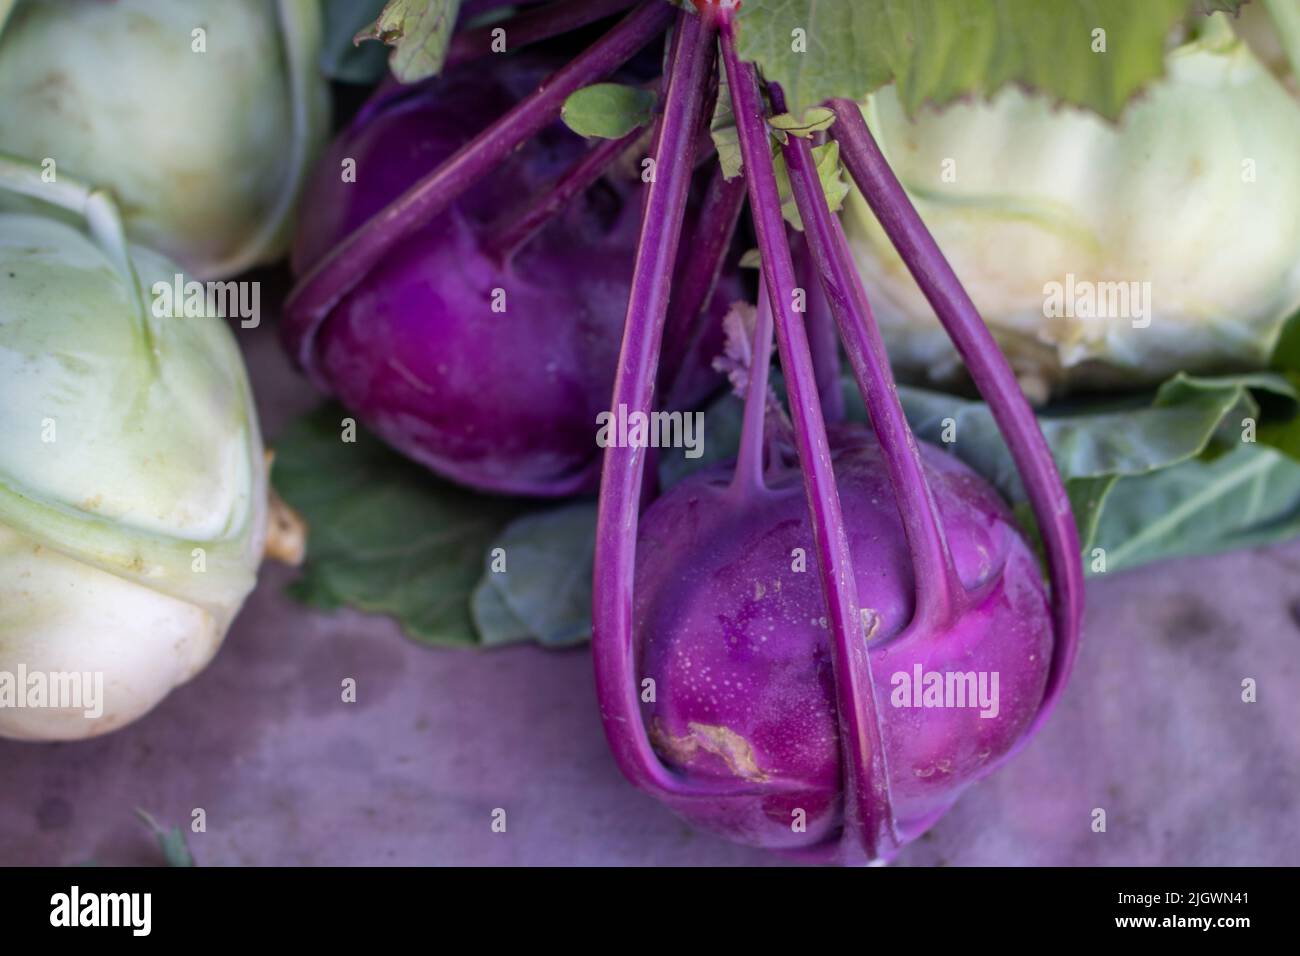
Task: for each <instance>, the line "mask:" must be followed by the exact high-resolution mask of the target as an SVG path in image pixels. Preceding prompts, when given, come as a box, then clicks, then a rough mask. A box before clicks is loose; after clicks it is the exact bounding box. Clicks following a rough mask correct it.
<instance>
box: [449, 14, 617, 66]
mask: <svg viewBox="0 0 1300 956" xmlns="http://www.w3.org/2000/svg"><path fill="white" fill-rule="evenodd" d="M635 2H636V0H555V2H554V3H548V4H547V5H546V6H544V7H537V8H535V9H532V10H525V11H524V12H523V13H517V14H515V15H514V16H512V17H510V18H509V19H508V20H500V21H498V22H496V23H489V24H487V25H485V26H481V27H474V28H473V29H471V30H461V31H460V32H458V33H457V34H456V35H455V36H453V37H452V38H451V43H450V44H449V45H448V47H447V56H446V59H445V60H444V61H443V69H444V70H446V69H450V68H451V67H453V66H459V65H460V64H462V63H468V62H469V61H471V60H477V59H478V58H479V57H482V56H488V55H491V54H499V53H502V52H511V53H513V52H514V51H515V50H517V49H519V48H520V47H523V46H528V45H529V44H532V43H540V42H541V41H542V40H549V39H550V38H551V37H557V36H561V35H562V34H565V33H569V32H570V31H572V30H578V29H581V28H582V27H585V26H588V25H590V24H592V23H595V22H597V21H598V20H604V19H605V18H606V17H612V16H613V15H614V14H616V13H620V12H622V11H623V10H626V9H627V8H628V7H630V6H632V5H633V4H634V3H635ZM496 30H505V31H506V36H505V40H506V49H505V51H500V50H494V49H492V43H493V41H494V39H495V37H494V36H493V34H494V33H495V31H496Z"/></svg>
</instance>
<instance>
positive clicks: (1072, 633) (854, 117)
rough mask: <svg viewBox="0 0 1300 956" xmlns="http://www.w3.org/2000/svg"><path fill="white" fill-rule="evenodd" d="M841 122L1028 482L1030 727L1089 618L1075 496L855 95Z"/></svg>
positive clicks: (850, 153) (873, 198)
mask: <svg viewBox="0 0 1300 956" xmlns="http://www.w3.org/2000/svg"><path fill="white" fill-rule="evenodd" d="M830 105H831V108H832V109H833V110H834V111H835V115H836V122H835V125H834V126H832V127H831V134H832V135H833V136H834V137H835V139H836V140H838V141H839V143H840V146H841V148H842V149H843V159H844V164H845V165H846V166H847V167H848V169H849V172H850V173H851V174H852V176H853V179H854V181H855V182H856V183H857V185H858V188H859V189H860V190H862V194H863V196H864V197H865V198H866V200H867V204H868V205H870V206H871V210H872V212H874V213H875V215H876V218H877V219H879V220H880V224H881V226H882V227H883V228H884V230H885V234H886V235H887V236H889V240H890V242H892V243H893V244H894V246H895V247H896V248H897V249H898V253H899V255H900V256H901V257H902V259H903V261H904V262H905V263H907V267H908V269H909V270H910V271H911V273H912V276H913V278H915V279H916V283H917V285H919V286H920V288H921V291H922V293H924V295H925V297H926V299H927V300H929V302H930V306H931V308H933V309H934V311H935V314H936V315H937V316H938V318H939V321H940V322H941V323H942V324H943V327H944V329H945V330H946V331H947V333H948V335H949V336H950V337H951V338H952V340H953V344H954V345H956V347H957V351H958V353H959V354H960V355H961V357H962V361H964V362H965V363H966V368H967V369H968V370H969V371H970V375H971V378H972V379H973V380H974V382H975V386H976V388H978V389H979V391H980V394H981V395H983V396H984V399H985V401H987V402H988V404H989V408H990V410H991V411H992V413H993V417H994V419H995V420H996V421H997V424H998V428H999V430H1000V431H1001V432H1002V435H1003V437H1004V438H1005V439H1006V442H1007V446H1008V447H1009V448H1010V450H1011V455H1012V457H1013V458H1014V460H1015V463H1016V468H1017V469H1018V470H1019V472H1020V476H1021V480H1022V481H1023V482H1024V486H1025V492H1026V494H1027V495H1028V497H1029V503H1030V505H1031V506H1032V508H1033V512H1034V518H1035V519H1036V521H1037V522H1038V529H1039V533H1040V534H1041V535H1042V539H1043V544H1044V546H1045V549H1046V552H1047V565H1048V570H1049V572H1050V574H1051V580H1052V617H1053V625H1054V627H1053V630H1054V636H1055V641H1056V645H1055V650H1054V653H1053V654H1052V664H1051V669H1050V670H1049V672H1048V679H1047V688H1046V690H1045V691H1044V695H1043V702H1042V706H1041V707H1040V709H1039V712H1038V716H1037V718H1036V719H1035V722H1034V725H1033V727H1031V728H1030V732H1029V733H1027V734H1026V735H1025V737H1024V738H1023V739H1024V740H1026V741H1027V740H1028V739H1029V738H1030V736H1031V735H1032V732H1033V730H1034V729H1036V728H1037V727H1038V726H1039V725H1041V724H1042V722H1043V721H1044V720H1046V718H1047V716H1048V714H1049V713H1050V712H1051V710H1052V708H1053V706H1055V704H1056V701H1057V699H1058V698H1059V696H1060V693H1061V690H1062V689H1063V688H1064V686H1065V681H1066V678H1067V677H1068V676H1069V673H1070V668H1071V667H1072V666H1073V664H1074V658H1075V654H1076V653H1077V651H1078V646H1079V628H1080V623H1081V620H1082V617H1083V565H1082V561H1081V559H1080V554H1079V536H1078V531H1077V530H1076V528H1075V524H1074V515H1073V512H1072V511H1071V509H1070V499H1069V496H1068V495H1067V494H1066V492H1065V487H1064V485H1063V484H1062V482H1061V476H1060V473H1059V472H1058V471H1057V470H1056V464H1055V462H1054V461H1053V459H1052V452H1051V449H1050V448H1048V447H1047V441H1046V439H1044V437H1043V433H1042V431H1041V430H1040V429H1039V427H1038V421H1037V419H1036V418H1035V417H1034V413H1033V410H1032V409H1031V408H1030V407H1029V402H1028V401H1026V400H1025V396H1024V394H1023V393H1022V392H1021V391H1020V386H1019V385H1018V384H1017V383H1016V378H1015V375H1014V373H1013V372H1012V371H1011V366H1010V365H1008V364H1007V360H1006V358H1005V356H1003V354H1002V352H1001V351H1000V350H999V349H998V347H997V343H996V342H995V341H994V340H993V336H992V334H991V333H990V332H989V330H988V328H987V327H986V326H985V325H984V322H983V321H982V320H981V319H980V316H979V312H978V311H977V310H976V308H975V304H974V303H973V302H972V301H971V299H970V296H969V295H967V293H966V290H965V289H964V288H963V287H962V284H961V282H960V280H958V278H957V276H956V274H955V273H954V272H953V271H952V266H950V265H949V264H948V260H947V259H946V258H944V255H943V252H942V251H941V250H940V249H939V246H938V245H937V244H936V243H935V241H934V237H933V236H931V235H930V232H929V230H927V229H926V228H925V223H923V222H922V221H921V217H920V215H919V214H918V213H917V211H916V207H914V206H913V205H912V201H911V200H910V199H909V198H908V196H907V193H906V192H905V191H904V190H903V187H902V185H901V184H900V183H899V181H898V177H896V176H895V175H894V172H893V170H891V169H890V168H889V164H888V163H887V162H886V161H885V157H884V155H883V154H882V153H881V152H880V147H879V146H878V145H876V141H875V138H874V137H873V136H872V135H871V131H870V130H869V129H867V124H866V122H865V121H864V120H863V118H862V111H861V110H860V109H859V108H858V106H857V104H856V103H854V102H852V101H851V100H844V99H837V100H833V101H831V104H830Z"/></svg>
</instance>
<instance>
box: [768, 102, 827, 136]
mask: <svg viewBox="0 0 1300 956" xmlns="http://www.w3.org/2000/svg"><path fill="white" fill-rule="evenodd" d="M767 124H768V125H769V126H771V127H772V128H773V129H774V130H779V131H780V132H783V133H788V134H790V135H791V136H802V137H803V138H805V139H807V138H808V137H810V136H812V135H813V134H814V133H820V132H821V131H822V130H828V129H830V128H831V127H832V126H833V125H835V113H834V112H833V111H832V110H828V109H827V108H826V107H824V106H815V107H813V108H812V109H810V110H808V111H807V112H805V113H804V114H803V116H795V115H794V114H793V113H781V114H780V115H778V116H772V117H769V118H768V121H767Z"/></svg>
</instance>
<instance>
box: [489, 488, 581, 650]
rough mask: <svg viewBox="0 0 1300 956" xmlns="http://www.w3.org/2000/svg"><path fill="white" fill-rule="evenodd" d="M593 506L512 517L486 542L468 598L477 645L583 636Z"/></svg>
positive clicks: (551, 643) (562, 641)
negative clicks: (480, 570) (479, 572)
mask: <svg viewBox="0 0 1300 956" xmlns="http://www.w3.org/2000/svg"><path fill="white" fill-rule="evenodd" d="M595 540H596V505H595V503H594V502H590V501H582V502H577V503H575V504H571V505H566V506H564V507H562V508H556V509H553V510H549V511H542V512H537V513H534V514H528V515H524V516H523V517H521V518H518V519H516V520H515V521H512V522H511V523H510V524H509V525H507V526H506V528H505V530H504V531H502V532H501V534H500V535H499V536H498V537H497V539H496V540H495V541H493V542H492V544H491V547H490V548H489V549H488V551H487V553H486V555H485V558H484V571H483V577H482V579H481V580H480V581H479V583H478V587H477V588H475V589H474V597H473V601H472V603H471V607H472V611H473V615H474V625H475V627H476V628H477V629H478V633H479V637H480V638H481V639H482V641H483V644H484V645H485V646H489V647H490V646H494V645H498V644H508V643H512V642H515V641H523V640H530V639H535V640H537V641H539V642H540V643H541V644H543V645H545V646H548V647H563V646H565V645H568V644H578V643H581V642H583V641H585V640H587V639H588V638H590V637H591V571H592V567H591V565H592V551H593V549H594V546H595V545H594V542H595Z"/></svg>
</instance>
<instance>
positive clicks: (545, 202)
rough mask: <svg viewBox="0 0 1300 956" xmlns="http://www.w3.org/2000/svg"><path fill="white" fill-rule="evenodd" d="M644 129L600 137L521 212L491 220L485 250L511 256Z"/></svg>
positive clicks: (499, 257) (501, 256)
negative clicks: (606, 137) (603, 138)
mask: <svg viewBox="0 0 1300 956" xmlns="http://www.w3.org/2000/svg"><path fill="white" fill-rule="evenodd" d="M644 129H645V128H644V127H640V126H638V127H637V128H636V129H634V130H633V131H632V132H630V133H628V134H627V135H626V136H624V137H622V138H621V139H605V140H601V141H600V142H598V143H596V145H595V146H592V147H591V148H590V149H588V150H587V152H586V153H584V154H583V155H582V157H581V158H580V159H578V161H577V162H576V163H574V164H573V165H572V166H570V167H569V168H568V169H566V170H565V171H564V172H563V173H562V174H561V175H560V177H559V178H558V179H557V180H556V181H555V183H554V184H552V185H551V187H550V188H549V189H545V190H543V191H542V192H540V193H538V194H537V195H536V196H534V197H533V198H532V199H531V200H529V202H528V204H527V205H526V206H525V207H524V209H523V210H522V211H521V212H512V213H510V214H509V215H507V216H503V217H502V219H501V220H500V221H498V222H495V223H493V224H492V226H491V227H489V229H488V231H487V235H486V236H485V237H484V239H483V240H482V242H483V249H484V251H485V252H487V254H488V255H490V256H492V257H493V258H495V259H496V261H498V262H504V261H505V260H507V259H509V258H510V257H511V256H513V255H514V254H515V253H516V252H518V251H519V250H520V249H521V248H523V247H524V246H525V245H527V243H528V242H529V241H530V240H531V239H532V238H533V237H534V236H535V235H537V233H538V232H540V231H541V230H542V229H543V228H544V227H545V226H546V224H547V223H548V222H550V221H551V220H552V219H553V218H555V217H556V216H557V215H559V214H560V212H562V211H563V210H564V207H565V206H566V205H568V203H569V201H570V200H572V199H573V197H574V196H577V195H578V194H579V193H581V192H584V191H585V190H586V189H587V187H589V186H590V185H591V184H592V183H594V182H595V181H596V180H598V179H600V177H601V176H603V175H604V174H605V172H606V170H608V169H609V167H610V166H612V165H613V164H614V162H615V161H616V160H617V159H618V158H619V157H620V156H622V155H623V154H624V153H625V152H627V150H628V149H629V148H630V147H631V146H632V145H633V144H634V143H636V141H637V140H639V139H640V138H641V135H642V133H643V132H644Z"/></svg>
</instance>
